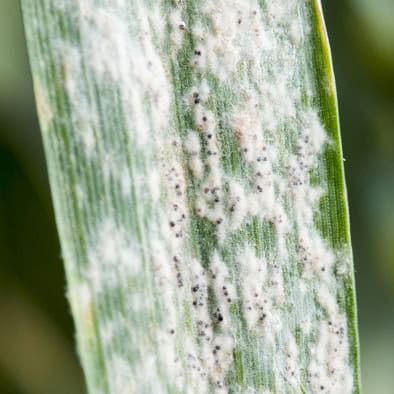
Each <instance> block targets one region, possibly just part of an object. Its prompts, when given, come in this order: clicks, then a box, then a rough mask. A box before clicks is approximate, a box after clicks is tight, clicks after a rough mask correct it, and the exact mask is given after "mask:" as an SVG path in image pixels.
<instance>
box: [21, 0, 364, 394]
mask: <svg viewBox="0 0 394 394" xmlns="http://www.w3.org/2000/svg"><path fill="white" fill-rule="evenodd" d="M22 3H23V10H24V17H25V23H26V31H27V36H28V41H29V49H30V56H31V60H32V66H33V77H34V83H35V88H36V93H37V100H38V110H39V115H40V120H41V126H42V129H43V136H44V142H45V147H46V154H47V158H48V165H49V172H50V179H51V185H52V193H53V196H54V204H55V209H56V215H57V221H58V227H59V232H60V238H61V242H62V250H63V256H64V260H65V264H66V268H67V278H68V296H69V299H70V302H71V306H72V311H73V315H74V318H75V322H76V329H77V339H78V347H79V352H80V356H81V359H82V364H83V367H84V370H85V373H86V377H87V383H88V388H89V390H90V392H91V393H112V394H123V393H125V394H126V393H127V394H131V393H139V394H143V393H157V394H159V393H196V394H197V393H202V394H203V393H249V394H252V393H266V394H268V393H306V392H307V393H331V394H338V393H343V394H346V393H356V392H358V391H359V382H358V355H357V332H356V328H355V305H354V291H353V288H354V285H353V272H352V255H351V247H350V239H349V234H348V218H347V207H346V196H345V188H344V182H343V168H342V158H341V155H342V153H341V146H340V141H339V135H338V122H337V110H336V101H335V100H336V99H335V94H336V93H335V87H334V84H333V79H332V78H333V76H332V71H331V64H330V60H329V54H328V48H327V42H326V36H325V32H324V26H323V22H322V19H321V10H320V5H319V3H318V1H306V0H298V1H296V0H284V1H279V0H273V1H258V0H199V1H193V0H190V1H182V0H176V1H175V0H174V1H167V0H166V1H164V0H163V1H157V2H152V1H147V0H138V1H131V0H116V1H109V0H81V1H65V0H56V1H55V0H37V1H35V2H30V1H28V0H24V1H22ZM49 21H50V22H49Z"/></svg>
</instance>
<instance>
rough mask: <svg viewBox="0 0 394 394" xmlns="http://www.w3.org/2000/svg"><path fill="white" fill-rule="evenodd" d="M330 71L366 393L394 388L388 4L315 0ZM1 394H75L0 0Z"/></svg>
mask: <svg viewBox="0 0 394 394" xmlns="http://www.w3.org/2000/svg"><path fill="white" fill-rule="evenodd" d="M323 7H324V9H325V17H326V22H327V28H328V32H329V36H330V41H331V46H332V52H333V60H334V66H335V71H336V79H337V88H338V94H339V107H340V114H341V124H342V138H343V144H344V154H345V157H346V159H347V161H346V163H345V169H346V177H347V183H348V191H349V205H350V213H351V225H352V238H353V246H354V255H355V265H356V280H357V290H358V304H359V320H360V330H361V332H360V334H361V335H360V336H361V337H360V340H361V362H362V373H363V384H364V392H365V393H379V394H391V393H392V387H394V374H393V373H392V365H394V341H393V337H392V333H393V332H394V204H393V201H394V110H393V108H394V45H393V43H394V23H393V20H394V3H393V1H392V0H375V1H370V0H347V1H344V0H330V1H328V0H326V1H323ZM0 261H1V264H0V316H1V321H0V393H2V394H17V393H20V394H30V393H31V394H47V393H48V394H49V393H51V394H52V393H59V394H62V393H73V394H74V393H75V394H78V393H83V392H84V388H83V383H82V375H81V371H80V368H79V366H78V363H77V357H76V354H75V348H74V344H73V328H72V321H71V317H70V313H69V308H68V306H67V303H66V300H65V297H64V292H65V289H64V286H65V281H64V273H63V268H62V262H61V259H60V251H59V246H58V241H57V236H56V231H55V226H54V222H53V214H52V207H51V203H50V198H49V190H48V185H47V180H46V172H45V164H44V158H43V152H42V147H41V140H40V134H39V130H38V126H37V120H36V116H35V108H34V101H33V94H32V87H31V81H30V74H29V67H28V64H27V56H26V49H25V42H24V39H23V28H22V23H21V16H20V10H19V5H18V2H17V1H15V0H2V1H1V2H0Z"/></svg>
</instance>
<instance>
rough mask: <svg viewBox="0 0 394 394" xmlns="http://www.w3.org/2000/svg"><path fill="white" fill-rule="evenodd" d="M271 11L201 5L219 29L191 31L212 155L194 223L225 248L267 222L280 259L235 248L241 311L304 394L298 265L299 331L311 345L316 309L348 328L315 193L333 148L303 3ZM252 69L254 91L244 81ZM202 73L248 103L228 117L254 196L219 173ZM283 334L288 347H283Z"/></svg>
mask: <svg viewBox="0 0 394 394" xmlns="http://www.w3.org/2000/svg"><path fill="white" fill-rule="evenodd" d="M265 6H266V9H265V12H262V11H261V9H260V7H259V4H258V3H257V1H254V0H250V1H246V2H245V1H242V2H241V1H237V0H233V1H231V2H230V3H229V2H228V1H224V0H219V1H211V0H207V1H205V2H204V5H203V13H204V17H206V18H208V19H209V21H210V24H212V27H213V29H212V28H211V27H209V28H208V27H207V26H206V25H205V22H204V21H203V20H201V21H196V23H195V25H194V26H193V27H192V33H193V37H194V39H195V47H194V54H193V57H192V66H193V68H194V70H195V71H196V73H200V72H202V77H201V79H200V80H199V81H198V82H195V84H194V86H193V88H192V89H191V90H190V91H189V92H188V93H187V94H186V95H185V97H184V98H183V101H184V103H185V104H186V105H187V106H189V107H190V108H191V109H192V111H193V112H194V119H195V130H194V131H195V132H199V133H200V135H201V138H202V139H201V141H204V146H205V152H206V156H205V157H203V160H204V159H205V160H204V164H205V165H206V173H205V174H204V176H203V174H202V173H201V172H198V171H192V172H193V173H194V174H195V176H196V178H197V179H200V183H198V184H199V185H200V186H199V191H198V194H197V196H196V199H195V209H196V211H197V214H198V215H199V216H201V217H203V218H206V219H208V220H209V221H210V222H212V223H213V224H215V225H216V234H217V237H218V241H219V243H220V245H222V246H224V245H226V239H227V237H228V236H229V235H230V234H231V233H232V232H234V231H237V230H238V229H239V228H240V227H241V226H242V225H243V224H245V223H247V222H250V220H251V219H252V218H258V219H259V220H261V221H264V220H268V221H269V222H270V223H272V225H273V228H274V230H275V243H276V245H275V256H274V257H273V259H272V261H271V262H268V261H265V259H264V258H257V257H256V256H255V254H254V252H252V251H251V249H250V248H249V247H248V246H247V245H246V246H240V247H239V248H238V257H237V259H238V261H239V265H240V267H241V273H242V278H243V279H242V288H241V292H242V293H241V294H242V299H243V309H244V311H243V312H244V316H245V319H246V322H247V324H248V327H249V329H251V330H253V331H255V332H257V333H259V334H260V335H261V336H262V338H263V341H264V342H265V343H268V344H271V345H272V346H274V345H275V344H276V345H277V346H279V347H284V348H286V349H287V358H285V360H284V361H283V360H282V361H281V359H280V358H279V357H277V358H276V359H275V366H276V367H277V368H278V370H279V371H282V373H283V374H285V373H286V372H285V371H287V372H289V371H290V377H289V378H288V383H290V384H291V385H292V386H293V387H294V388H297V387H298V386H299V384H300V382H299V379H300V367H299V360H298V359H297V357H298V356H297V355H298V349H297V344H296V342H295V339H294V335H293V334H292V333H291V332H290V331H289V330H290V327H288V326H287V324H286V322H285V321H284V319H285V315H284V314H282V312H281V309H282V308H283V303H284V301H285V299H286V297H289V296H290V297H291V295H288V294H285V284H284V279H283V272H284V269H287V267H286V266H287V265H288V264H289V263H290V261H291V260H293V259H294V258H295V259H296V260H297V263H298V264H299V265H300V266H301V267H302V270H303V274H302V275H303V277H304V279H305V281H304V280H300V281H299V283H297V282H294V292H295V293H294V294H297V295H300V296H301V299H300V300H299V301H296V302H294V303H293V305H294V306H295V309H296V312H297V315H298V316H301V319H300V321H299V322H298V324H300V326H301V327H302V331H303V333H304V334H305V336H309V335H310V333H312V332H314V331H315V330H316V329H317V327H316V323H315V322H314V320H315V317H314V316H312V315H311V314H310V313H307V311H308V310H310V306H311V304H312V305H314V307H315V308H317V309H318V308H321V309H323V310H325V311H326V313H327V315H328V319H330V318H332V319H334V318H335V319H336V320H342V321H345V316H344V314H343V313H340V312H339V311H338V310H335V312H333V309H332V308H333V305H336V291H337V290H336V278H335V272H334V271H335V270H334V267H335V265H336V264H337V263H338V261H339V260H341V258H340V257H339V255H338V254H337V253H336V252H335V250H333V249H332V248H331V247H330V246H329V245H328V243H327V242H326V241H325V240H324V239H323V238H322V236H321V234H320V232H319V230H318V229H317V228H316V225H315V223H314V215H315V212H316V210H317V209H318V204H319V201H320V199H321V197H322V196H323V194H324V193H325V190H323V188H321V187H318V186H314V185H312V184H311V181H310V172H311V170H315V169H317V168H318V166H319V163H320V156H321V155H322V153H323V152H324V150H325V148H326V145H327V143H329V142H330V141H329V139H328V137H327V133H326V131H325V129H324V127H323V125H322V123H321V121H320V116H319V113H318V111H317V110H316V109H314V108H305V107H306V106H305V104H303V100H304V99H303V94H305V93H306V94H307V96H308V97H309V98H313V96H314V91H313V88H312V87H311V86H312V85H313V84H312V82H311V81H310V80H307V81H303V80H302V79H301V78H300V76H301V75H302V74H303V73H304V72H307V71H306V70H305V67H306V66H305V63H304V61H305V60H304V59H303V58H302V56H300V47H301V45H302V44H303V43H304V41H305V39H306V37H307V35H308V34H309V31H310V28H309V27H308V26H305V23H304V22H305V21H304V20H303V18H302V16H301V14H302V12H303V11H302V7H303V3H302V2H301V3H300V2H296V1H293V0H289V1H286V2H269V3H268V4H266V5H265ZM262 21H264V22H263V23H261V22H262ZM246 64H247V65H248V67H249V68H248V73H249V74H250V75H251V78H252V79H253V84H251V83H250V82H249V80H248V77H246V76H243V74H242V72H241V70H242V67H245V65H246ZM205 73H211V74H212V75H213V76H214V77H216V78H217V80H218V81H219V82H220V83H222V84H223V85H234V92H235V93H236V94H238V95H240V97H241V99H240V104H238V105H234V106H233V107H232V109H231V110H230V111H229V112H228V113H226V114H222V115H225V119H227V121H228V122H229V125H230V127H231V128H232V129H233V131H234V134H235V137H236V138H237V141H238V144H239V150H240V152H241V154H242V157H243V159H244V161H245V162H246V163H248V165H249V166H250V167H249V168H251V169H252V171H253V174H254V176H253V177H252V181H253V186H252V190H251V189H250V187H249V186H246V185H245V183H243V182H240V181H239V179H234V178H233V177H232V176H231V175H229V174H227V173H225V171H224V170H223V168H222V165H221V161H220V159H221V157H220V155H221V146H220V144H219V143H218V135H217V132H218V129H217V124H218V119H215V114H213V113H212V112H211V111H210V110H209V109H208V102H209V100H210V96H211V97H212V98H213V100H215V96H214V95H212V93H211V92H209V90H208V93H207V95H205V94H203V93H202V89H201V86H202V85H203V84H204V83H205V84H208V82H207V79H205ZM210 108H211V107H210ZM282 130H285V131H284V132H283V131H282ZM286 133H287V135H286ZM193 136H194V134H193ZM189 138H190V134H189V135H188V137H187V139H186V140H185V144H186V146H188V147H189V148H188V153H189V154H196V152H197V151H198V152H200V149H194V148H193V146H196V144H194V143H193V141H190V139H189ZM192 138H194V137H192ZM286 138H288V139H286ZM199 154H200V153H199ZM189 166H190V163H189ZM192 166H193V165H192ZM197 173H198V175H196V174H197ZM323 186H325V185H323ZM253 188H254V189H253ZM293 235H296V237H297V238H298V244H297V245H296V251H295V252H294V251H292V250H291V249H290V248H289V243H288V239H289V236H293ZM216 260H217V257H215V256H214V257H213V259H212V264H213V267H215V266H217V265H218V263H215V261H216ZM342 260H343V258H342ZM346 261H348V260H346ZM219 266H220V264H219ZM268 266H269V267H270V268H269V269H267V267H268ZM341 267H342V271H343V274H345V273H346V272H347V271H348V267H347V269H346V264H342V266H341ZM212 269H216V268H212ZM267 272H268V274H267ZM214 280H215V282H214V283H215V284H214V289H215V294H216V295H220V293H219V285H218V283H220V282H221V281H222V279H221V278H220V275H218V276H217V277H215V279H214ZM316 283H317V286H318V287H319V289H320V290H321V291H323V292H325V293H324V294H325V296H324V297H322V296H321V294H320V296H319V297H317V298H316V299H314V298H313V293H312V289H313V287H314V286H315V284H316ZM219 300H220V297H219ZM328 305H329V306H330V307H328ZM304 308H305V309H304ZM308 308H309V309H308ZM314 313H316V311H315V312H314ZM322 321H323V322H324V321H325V320H324V319H323V320H322ZM342 330H343V338H342V345H343V346H342V348H343V355H344V356H343V357H338V358H336V359H335V361H334V362H335V363H336V368H337V369H342V370H343V371H345V372H344V375H347V376H348V377H349V376H350V377H351V375H352V371H351V368H350V367H349V366H348V363H349V358H348V353H349V348H348V343H347V341H348V340H347V333H346V326H344V327H342ZM286 335H287V338H289V339H288V342H287V343H286V342H284V339H283V338H285V337H286ZM322 352H323V353H324V352H325V350H324V348H323V350H322ZM327 352H328V350H327V351H326V353H327ZM267 354H268V353H267ZM267 357H268V356H267ZM314 357H315V353H313V354H312V358H311V366H312V365H314V364H313V363H314V362H315V361H316V360H314ZM319 360H320V361H319V363H318V364H319V366H320V367H322V366H323V364H324V368H326V367H327V366H328V358H325V359H324V360H323V361H321V360H322V358H320V359H319ZM277 377H278V379H277V381H276V385H277V386H276V388H277V390H282V389H283V390H284V386H283V387H281V384H284V383H283V381H282V383H281V378H280V372H279V373H278V376H277ZM341 379H342V380H344V379H345V377H343V378H341ZM348 381H351V379H350V378H349V379H348ZM310 386H311V387H310V388H311V390H315V382H312V381H310ZM350 391H351V387H350V386H346V385H345V391H344V392H346V393H348V392H350Z"/></svg>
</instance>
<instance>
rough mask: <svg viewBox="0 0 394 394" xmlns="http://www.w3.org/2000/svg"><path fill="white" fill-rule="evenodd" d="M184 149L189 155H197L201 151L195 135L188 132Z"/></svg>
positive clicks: (197, 137)
mask: <svg viewBox="0 0 394 394" xmlns="http://www.w3.org/2000/svg"><path fill="white" fill-rule="evenodd" d="M184 147H185V150H186V152H187V153H189V154H190V155H198V154H199V153H200V150H201V144H200V138H199V136H198V134H197V133H195V132H194V131H190V132H189V133H188V134H187V136H186V138H185V141H184Z"/></svg>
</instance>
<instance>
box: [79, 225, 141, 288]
mask: <svg viewBox="0 0 394 394" xmlns="http://www.w3.org/2000/svg"><path fill="white" fill-rule="evenodd" d="M87 254H88V266H87V271H86V276H87V278H88V279H89V280H90V281H91V282H92V283H93V286H94V290H95V291H98V292H99V291H102V290H103V286H109V287H111V286H118V285H119V279H118V278H119V272H122V276H124V277H126V278H127V277H129V278H130V277H135V276H137V275H139V274H140V272H141V270H142V269H143V267H142V263H141V256H140V252H139V251H138V250H136V245H135V242H134V241H133V239H132V238H130V237H129V236H128V235H127V232H126V230H125V229H124V228H120V227H119V226H117V225H116V224H115V223H114V222H113V221H112V220H111V219H107V220H105V221H104V222H102V223H100V224H99V225H98V227H97V232H96V233H95V234H94V235H93V237H92V238H91V240H90V242H89V249H88V252H87Z"/></svg>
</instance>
